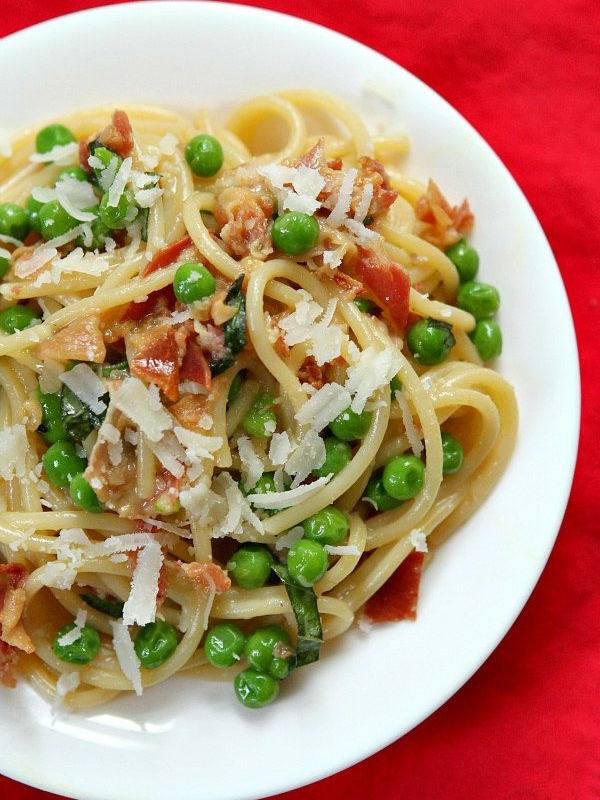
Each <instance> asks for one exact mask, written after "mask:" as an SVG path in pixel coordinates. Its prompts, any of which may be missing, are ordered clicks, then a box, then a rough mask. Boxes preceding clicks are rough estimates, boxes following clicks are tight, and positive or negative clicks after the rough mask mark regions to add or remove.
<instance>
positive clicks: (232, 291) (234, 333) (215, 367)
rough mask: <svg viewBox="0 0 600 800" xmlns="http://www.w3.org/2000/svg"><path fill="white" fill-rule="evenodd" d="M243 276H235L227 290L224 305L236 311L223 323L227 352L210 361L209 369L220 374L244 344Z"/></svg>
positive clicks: (229, 364) (231, 362)
mask: <svg viewBox="0 0 600 800" xmlns="http://www.w3.org/2000/svg"><path fill="white" fill-rule="evenodd" d="M243 280H244V276H243V275H240V276H239V278H236V279H235V280H234V281H233V283H232V284H231V286H230V287H229V291H228V292H227V296H226V297H225V305H228V306H235V307H236V308H237V313H236V314H235V316H233V317H232V318H231V319H229V320H227V322H225V323H224V324H223V328H222V330H223V340H224V342H225V346H226V348H227V353H226V354H225V355H224V356H222V357H221V358H220V359H218V360H216V361H210V371H211V372H212V374H213V375H220V374H221V372H225V370H226V369H229V367H231V366H233V364H234V363H235V359H234V356H235V354H236V353H239V352H240V350H243V349H244V347H245V346H246V341H247V340H246V300H245V298H244V293H243V291H242V282H243Z"/></svg>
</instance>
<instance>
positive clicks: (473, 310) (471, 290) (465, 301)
mask: <svg viewBox="0 0 600 800" xmlns="http://www.w3.org/2000/svg"><path fill="white" fill-rule="evenodd" d="M456 305H457V306H458V307H459V308H462V309H463V311H468V312H469V314H473V316H474V317H475V319H485V318H486V317H491V316H492V314H495V313H496V311H498V309H499V308H500V293H499V292H498V289H496V287H495V286H491V285H490V284H489V283H480V282H479V281H467V282H466V283H463V285H462V286H461V287H460V289H459V290H458V294H457V296H456Z"/></svg>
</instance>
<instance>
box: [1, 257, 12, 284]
mask: <svg viewBox="0 0 600 800" xmlns="http://www.w3.org/2000/svg"><path fill="white" fill-rule="evenodd" d="M9 269H10V258H6V256H0V279H1V278H4V276H5V275H6V273H7V272H8V270H9Z"/></svg>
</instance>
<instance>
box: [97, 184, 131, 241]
mask: <svg viewBox="0 0 600 800" xmlns="http://www.w3.org/2000/svg"><path fill="white" fill-rule="evenodd" d="M108 201H109V193H108V192H105V193H104V194H103V195H102V199H101V200H100V205H99V206H98V216H99V217H100V219H101V220H102V222H104V224H105V225H106V226H107V227H109V228H112V230H115V231H119V230H123V228H127V227H128V226H129V225H131V223H132V222H135V219H136V217H137V215H138V213H139V208H138V207H137V205H136V203H135V200H134V199H133V192H132V191H131V189H125V191H124V192H123V193H122V195H121V196H120V197H119V199H118V201H117V204H116V206H112V205H109V203H108Z"/></svg>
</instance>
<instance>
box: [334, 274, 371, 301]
mask: <svg viewBox="0 0 600 800" xmlns="http://www.w3.org/2000/svg"><path fill="white" fill-rule="evenodd" d="M331 280H332V281H333V282H334V283H335V284H336V285H337V286H339V287H340V289H341V290H342V291H343V292H345V293H346V294H347V295H348V298H349V299H350V300H354V298H355V297H359V295H361V294H364V293H365V287H364V286H363V284H362V283H361V282H360V281H357V280H356V279H355V278H351V277H350V275H347V274H346V273H345V272H342V271H341V270H339V269H336V270H334V272H333V273H332V275H331Z"/></svg>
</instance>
